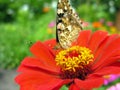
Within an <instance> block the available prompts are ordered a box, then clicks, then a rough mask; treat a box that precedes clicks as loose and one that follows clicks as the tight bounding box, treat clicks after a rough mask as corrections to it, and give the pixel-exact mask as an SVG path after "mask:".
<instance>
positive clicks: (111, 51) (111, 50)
mask: <svg viewBox="0 0 120 90" xmlns="http://www.w3.org/2000/svg"><path fill="white" fill-rule="evenodd" d="M116 37H117V36H116ZM116 37H114V39H115V40H113V41H112V42H110V43H109V44H107V46H105V47H104V49H102V50H101V52H99V56H98V57H97V59H96V60H97V61H98V62H96V63H95V65H94V69H95V68H97V67H99V66H100V65H102V64H105V63H107V62H108V63H109V59H110V58H111V57H114V56H116V55H120V53H119V50H120V47H119V46H120V43H119V42H120V38H117V39H116ZM116 42H118V43H116ZM112 61H113V62H114V61H116V59H115V60H114V59H113V60H112Z"/></svg>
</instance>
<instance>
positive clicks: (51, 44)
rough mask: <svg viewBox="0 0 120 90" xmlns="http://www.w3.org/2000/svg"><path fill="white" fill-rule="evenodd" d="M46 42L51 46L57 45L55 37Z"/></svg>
mask: <svg viewBox="0 0 120 90" xmlns="http://www.w3.org/2000/svg"><path fill="white" fill-rule="evenodd" d="M44 44H45V45H47V46H49V47H50V48H54V47H55V45H56V40H55V39H51V40H47V41H45V42H44Z"/></svg>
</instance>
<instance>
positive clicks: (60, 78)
mask: <svg viewBox="0 0 120 90" xmlns="http://www.w3.org/2000/svg"><path fill="white" fill-rule="evenodd" d="M54 46H56V41H55V40H49V41H46V42H44V43H41V42H37V43H35V44H34V45H33V46H32V47H31V48H30V50H31V52H32V54H33V55H34V57H26V58H25V59H24V60H23V62H22V63H21V65H20V67H19V69H18V71H19V72H21V73H20V74H19V75H18V76H17V77H16V79H15V80H16V82H17V83H18V84H19V85H20V90H59V89H60V88H61V87H62V86H63V85H67V86H69V90H91V89H92V88H97V87H100V86H101V85H102V84H103V83H104V76H105V75H109V74H118V73H119V74H120V62H119V59H120V37H119V36H118V35H117V34H115V35H108V33H107V32H103V31H96V32H94V33H91V31H89V30H86V31H82V32H80V35H79V37H78V39H77V41H76V42H74V43H73V45H72V47H70V48H68V49H65V50H55V49H53V48H54Z"/></svg>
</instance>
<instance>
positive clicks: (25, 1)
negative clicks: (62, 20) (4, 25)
mask: <svg viewBox="0 0 120 90" xmlns="http://www.w3.org/2000/svg"><path fill="white" fill-rule="evenodd" d="M51 1H52V0H0V22H11V21H14V20H16V17H17V16H18V15H19V11H20V10H21V11H22V10H23V11H24V9H25V8H28V9H27V10H26V11H27V12H29V14H33V15H34V18H35V17H37V16H40V15H42V14H44V12H43V10H42V9H43V8H44V3H48V4H50V2H51Z"/></svg>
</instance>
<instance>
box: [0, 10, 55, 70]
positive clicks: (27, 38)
mask: <svg viewBox="0 0 120 90" xmlns="http://www.w3.org/2000/svg"><path fill="white" fill-rule="evenodd" d="M51 14H52V15H53V16H52V15H51ZM53 19H54V13H53V11H51V12H50V13H47V14H45V15H43V16H41V17H40V18H39V19H38V20H23V22H24V23H23V22H15V23H11V24H1V25H0V68H8V69H12V68H16V67H17V66H18V65H19V64H20V62H21V60H22V59H23V58H24V57H25V56H28V55H30V53H29V48H30V45H31V43H35V42H36V41H38V40H41V41H44V40H46V39H48V38H52V37H54V36H53V35H47V34H48V33H47V28H48V24H49V22H50V21H51V20H53Z"/></svg>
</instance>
